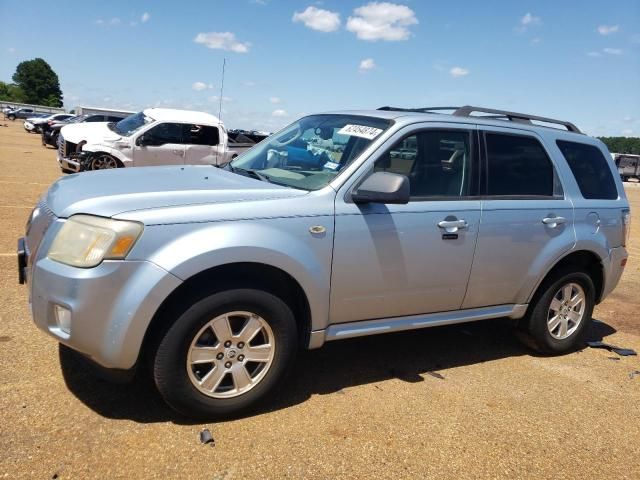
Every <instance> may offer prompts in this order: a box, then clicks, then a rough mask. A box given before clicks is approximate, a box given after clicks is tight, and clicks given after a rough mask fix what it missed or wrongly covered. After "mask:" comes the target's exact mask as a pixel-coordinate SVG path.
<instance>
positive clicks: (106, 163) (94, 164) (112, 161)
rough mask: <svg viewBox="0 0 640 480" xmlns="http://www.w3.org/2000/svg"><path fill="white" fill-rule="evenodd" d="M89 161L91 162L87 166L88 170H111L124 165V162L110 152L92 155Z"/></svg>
mask: <svg viewBox="0 0 640 480" xmlns="http://www.w3.org/2000/svg"><path fill="white" fill-rule="evenodd" d="M87 163H88V164H89V168H87V170H109V169H111V168H121V167H123V165H122V163H120V161H119V160H118V159H117V158H115V157H112V156H111V155H109V154H108V153H96V154H94V155H91V158H90V159H89V161H88V162H87Z"/></svg>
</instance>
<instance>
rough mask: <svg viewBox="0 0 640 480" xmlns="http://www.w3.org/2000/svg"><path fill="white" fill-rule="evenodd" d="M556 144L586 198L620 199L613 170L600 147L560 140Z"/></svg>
mask: <svg viewBox="0 0 640 480" xmlns="http://www.w3.org/2000/svg"><path fill="white" fill-rule="evenodd" d="M556 144H557V145H558V148H559V149H560V151H561V152H562V155H564V158H565V159H566V160H567V163H568V164H569V168H571V172H573V176H574V177H575V178H576V182H578V187H580V193H582V196H583V197H584V198H596V199H601V200H615V199H616V198H618V191H617V189H616V184H615V182H614V180H613V176H612V175H611V170H610V168H609V165H608V163H607V160H606V159H605V158H604V155H602V152H601V151H600V149H599V148H598V147H594V146H593V145H587V144H585V143H577V142H567V141H566V140H558V141H557V142H556Z"/></svg>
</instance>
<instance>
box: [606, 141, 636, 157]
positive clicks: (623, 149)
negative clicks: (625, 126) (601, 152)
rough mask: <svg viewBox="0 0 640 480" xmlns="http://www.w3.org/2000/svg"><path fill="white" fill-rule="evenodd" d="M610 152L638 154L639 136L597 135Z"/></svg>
mask: <svg viewBox="0 0 640 480" xmlns="http://www.w3.org/2000/svg"><path fill="white" fill-rule="evenodd" d="M598 138H599V139H600V140H602V142H604V144H605V145H606V146H607V148H608V149H609V151H610V152H611V153H632V154H634V155H640V138H638V137H598Z"/></svg>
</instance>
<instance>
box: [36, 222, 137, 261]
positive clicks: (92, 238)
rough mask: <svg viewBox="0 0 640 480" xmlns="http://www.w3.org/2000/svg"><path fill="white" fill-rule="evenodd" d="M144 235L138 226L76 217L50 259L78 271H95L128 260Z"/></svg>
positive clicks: (61, 234) (58, 237)
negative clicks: (108, 263)
mask: <svg viewBox="0 0 640 480" xmlns="http://www.w3.org/2000/svg"><path fill="white" fill-rule="evenodd" d="M141 233H142V225H141V224H139V223H136V222H128V221H125V220H112V219H110V218H102V217H94V216H92V215H74V216H72V217H70V218H69V219H68V220H67V221H66V222H65V224H64V225H63V226H62V228H61V229H60V231H59V232H58V234H57V235H56V238H55V239H54V240H53V244H52V245H51V248H50V249H49V252H48V253H47V257H49V258H50V259H51V260H55V261H56V262H60V263H64V264H66V265H71V266H74V267H81V268H90V267H95V266H96V265H98V264H100V262H102V261H103V260H108V259H122V258H125V257H126V256H127V254H128V253H129V251H131V248H132V247H133V244H134V243H136V240H137V239H138V237H139V236H140V234H141Z"/></svg>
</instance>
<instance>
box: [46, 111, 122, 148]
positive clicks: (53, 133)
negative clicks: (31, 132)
mask: <svg viewBox="0 0 640 480" xmlns="http://www.w3.org/2000/svg"><path fill="white" fill-rule="evenodd" d="M124 118H126V117H125V116H123V115H104V114H101V113H92V114H86V115H76V116H72V117H70V118H67V119H66V120H61V121H53V122H47V124H43V125H41V127H40V128H41V130H42V131H41V134H42V145H44V146H47V145H49V146H52V147H56V148H58V136H59V135H60V130H61V129H62V127H64V126H65V125H70V124H77V123H96V122H102V123H104V122H119V121H120V120H123V119H124Z"/></svg>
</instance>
